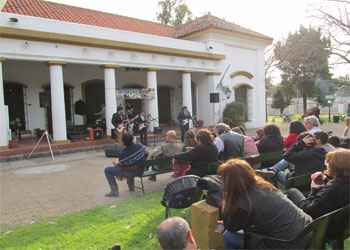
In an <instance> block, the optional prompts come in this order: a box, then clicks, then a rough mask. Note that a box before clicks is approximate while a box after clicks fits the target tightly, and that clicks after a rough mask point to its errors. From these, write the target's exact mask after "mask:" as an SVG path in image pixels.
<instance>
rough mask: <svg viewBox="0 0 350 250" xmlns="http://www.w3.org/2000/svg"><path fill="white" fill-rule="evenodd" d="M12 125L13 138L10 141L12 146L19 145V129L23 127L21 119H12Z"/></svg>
mask: <svg viewBox="0 0 350 250" xmlns="http://www.w3.org/2000/svg"><path fill="white" fill-rule="evenodd" d="M10 126H11V128H12V140H10V141H9V144H10V148H17V147H18V139H19V137H20V133H19V129H20V127H22V123H21V119H19V118H16V119H15V120H12V121H10Z"/></svg>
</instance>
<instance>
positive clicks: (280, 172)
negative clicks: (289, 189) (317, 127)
mask: <svg viewBox="0 0 350 250" xmlns="http://www.w3.org/2000/svg"><path fill="white" fill-rule="evenodd" d="M315 144H316V143H315V138H314V136H313V135H311V134H310V133H308V132H303V133H301V134H300V135H299V136H298V141H297V143H296V144H294V145H293V146H292V147H291V148H290V149H289V150H288V151H286V152H285V153H284V154H283V159H282V160H281V161H279V162H278V163H277V164H275V165H274V166H273V167H271V168H268V170H266V169H262V170H255V171H256V173H257V174H258V175H260V176H262V177H272V176H275V178H274V180H275V181H278V182H280V183H282V184H284V185H285V184H286V183H287V180H288V178H289V177H293V176H298V175H304V174H310V173H314V172H316V171H323V170H325V169H326V166H325V165H324V160H325V156H326V153H327V151H326V150H325V149H324V148H321V147H316V146H315ZM286 169H289V170H290V172H289V173H287V172H285V171H284V170H286Z"/></svg>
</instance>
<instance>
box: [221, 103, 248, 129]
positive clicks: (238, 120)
mask: <svg viewBox="0 0 350 250" xmlns="http://www.w3.org/2000/svg"><path fill="white" fill-rule="evenodd" d="M246 115H247V106H246V105H245V103H243V102H231V103H229V104H227V105H226V107H225V110H224V113H223V120H224V123H226V124H228V125H230V127H237V126H240V125H243V121H244V120H245V118H246Z"/></svg>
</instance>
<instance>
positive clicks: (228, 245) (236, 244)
mask: <svg viewBox="0 0 350 250" xmlns="http://www.w3.org/2000/svg"><path fill="white" fill-rule="evenodd" d="M223 242H224V249H243V247H244V233H243V230H239V231H237V232H231V231H228V230H226V231H225V232H224V235H223Z"/></svg>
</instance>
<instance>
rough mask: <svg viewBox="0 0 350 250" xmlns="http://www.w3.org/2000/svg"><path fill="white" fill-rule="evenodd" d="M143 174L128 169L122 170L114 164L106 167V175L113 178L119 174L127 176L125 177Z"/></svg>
mask: <svg viewBox="0 0 350 250" xmlns="http://www.w3.org/2000/svg"><path fill="white" fill-rule="evenodd" d="M140 174H141V171H140V172H128V171H120V170H119V169H117V168H116V167H114V166H110V167H106V168H105V176H106V178H107V179H113V178H114V176H119V177H125V178H130V177H135V176H138V175H140Z"/></svg>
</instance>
